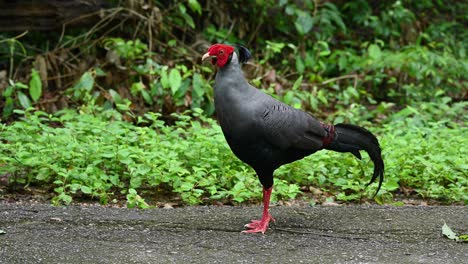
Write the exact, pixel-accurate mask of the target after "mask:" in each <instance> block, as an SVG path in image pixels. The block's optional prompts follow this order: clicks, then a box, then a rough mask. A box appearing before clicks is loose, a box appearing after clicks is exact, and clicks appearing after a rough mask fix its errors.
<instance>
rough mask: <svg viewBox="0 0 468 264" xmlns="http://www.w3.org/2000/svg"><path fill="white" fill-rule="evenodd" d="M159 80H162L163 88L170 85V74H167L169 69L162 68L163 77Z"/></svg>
mask: <svg viewBox="0 0 468 264" xmlns="http://www.w3.org/2000/svg"><path fill="white" fill-rule="evenodd" d="M159 81H160V82H161V85H162V87H163V88H169V87H170V84H169V76H168V75H167V70H166V69H164V68H163V69H162V70H161V79H160V80H159Z"/></svg>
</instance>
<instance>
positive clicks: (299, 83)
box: [292, 75, 303, 90]
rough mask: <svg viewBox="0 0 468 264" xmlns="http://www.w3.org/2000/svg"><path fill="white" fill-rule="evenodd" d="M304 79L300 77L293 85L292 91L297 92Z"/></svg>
mask: <svg viewBox="0 0 468 264" xmlns="http://www.w3.org/2000/svg"><path fill="white" fill-rule="evenodd" d="M302 79H303V76H302V75H301V76H299V78H297V80H296V81H295V82H294V84H293V87H292V90H297V89H298V88H299V87H300V86H301V84H302Z"/></svg>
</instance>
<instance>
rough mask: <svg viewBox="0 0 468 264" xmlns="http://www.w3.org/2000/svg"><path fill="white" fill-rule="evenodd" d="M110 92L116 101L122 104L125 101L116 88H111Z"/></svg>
mask: <svg viewBox="0 0 468 264" xmlns="http://www.w3.org/2000/svg"><path fill="white" fill-rule="evenodd" d="M109 94H110V96H111V97H112V100H113V101H114V103H116V104H120V103H122V102H123V101H122V97H120V94H119V93H118V92H116V91H115V90H113V89H109Z"/></svg>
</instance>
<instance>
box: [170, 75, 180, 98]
mask: <svg viewBox="0 0 468 264" xmlns="http://www.w3.org/2000/svg"><path fill="white" fill-rule="evenodd" d="M181 84H182V76H181V75H180V72H179V70H177V69H172V70H171V71H170V72H169V85H170V87H171V91H172V94H175V93H176V92H177V90H178V89H179V88H180V85H181Z"/></svg>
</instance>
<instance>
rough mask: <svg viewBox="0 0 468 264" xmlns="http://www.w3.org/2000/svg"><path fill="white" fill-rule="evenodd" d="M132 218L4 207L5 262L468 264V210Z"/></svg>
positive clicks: (221, 210) (152, 213)
mask: <svg viewBox="0 0 468 264" xmlns="http://www.w3.org/2000/svg"><path fill="white" fill-rule="evenodd" d="M271 213H272V215H273V217H275V218H276V220H277V221H276V224H274V226H272V228H271V229H270V230H269V231H268V232H267V233H266V234H265V235H262V234H243V233H241V232H240V230H242V229H243V228H242V226H243V225H244V224H245V223H247V222H249V220H251V219H254V218H258V217H259V216H260V214H261V208H260V207H229V206H225V207H185V208H177V209H147V210H138V209H124V208H103V207H99V206H89V207H84V206H71V207H52V206H49V205H21V204H1V203H0V230H3V231H4V232H6V233H5V234H0V263H438V264H439V263H468V244H467V243H464V244H462V243H456V242H453V241H451V240H449V239H446V238H443V237H442V236H441V227H442V225H443V223H444V221H445V222H447V224H448V225H449V226H450V227H452V229H453V230H454V231H456V232H457V231H458V232H463V233H468V207H466V206H465V207H455V206H452V207H444V206H438V207H428V206H424V207H383V206H334V207H323V206H317V207H285V206H277V207H273V208H272V210H271Z"/></svg>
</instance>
